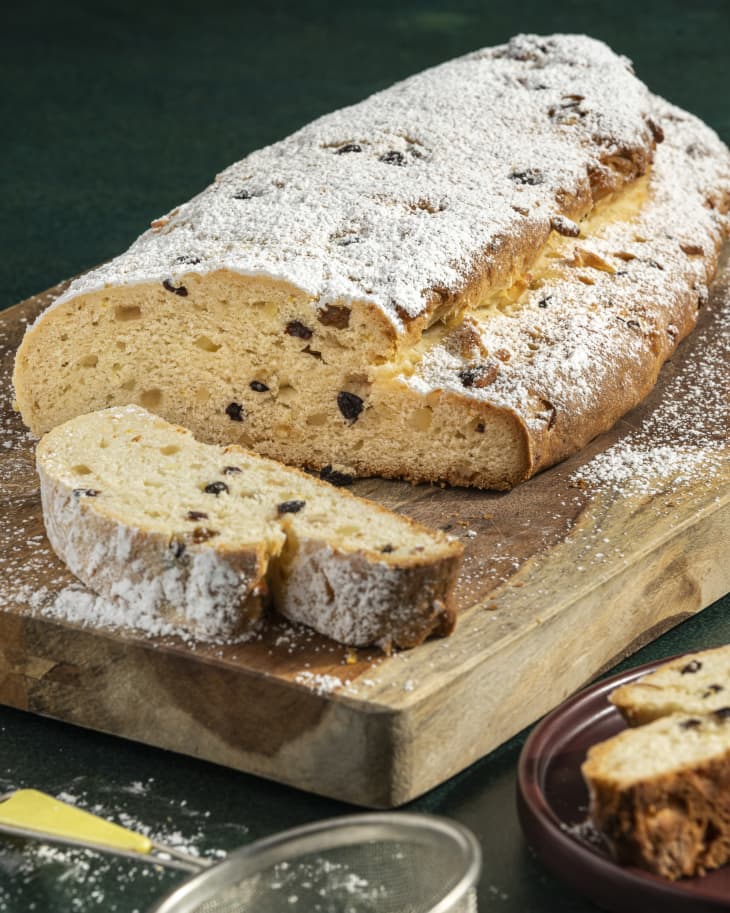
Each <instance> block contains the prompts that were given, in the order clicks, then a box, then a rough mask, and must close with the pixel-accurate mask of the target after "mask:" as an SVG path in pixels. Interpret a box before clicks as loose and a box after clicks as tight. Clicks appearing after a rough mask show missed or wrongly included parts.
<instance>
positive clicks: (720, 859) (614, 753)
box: [582, 706, 730, 879]
mask: <svg viewBox="0 0 730 913" xmlns="http://www.w3.org/2000/svg"><path fill="white" fill-rule="evenodd" d="M582 772H583V776H584V778H585V780H586V783H587V784H588V789H589V793H590V810H589V815H590V819H591V821H592V822H593V823H594V824H595V826H596V827H597V829H598V830H599V831H600V832H601V833H602V834H603V835H604V836H605V837H606V839H607V840H608V841H609V843H610V845H611V847H612V849H613V851H614V853H615V855H616V857H617V859H618V860H619V861H620V862H622V863H626V864H631V865H639V866H641V867H643V868H646V869H649V870H650V871H652V872H655V873H656V874H657V875H662V876H664V877H665V878H671V879H677V878H682V877H684V876H693V875H702V874H704V872H705V871H706V870H708V869H713V868H717V867H718V866H721V865H724V864H725V863H727V862H728V861H730V706H726V707H724V708H720V709H718V710H715V711H714V712H712V713H704V714H696V715H695V714H693V715H687V714H682V713H677V714H672V715H670V716H666V717H662V718H661V719H657V720H654V722H652V723H647V725H645V726H639V727H637V728H635V729H627V730H624V731H623V732H621V733H619V734H618V735H616V736H614V737H613V738H611V739H608V740H606V741H605V742H601V743H600V744H598V745H594V746H593V747H592V748H591V749H590V750H589V752H588V759H587V760H586V762H585V763H584V764H583V767H582Z"/></svg>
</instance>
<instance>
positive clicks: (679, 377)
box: [571, 274, 730, 496]
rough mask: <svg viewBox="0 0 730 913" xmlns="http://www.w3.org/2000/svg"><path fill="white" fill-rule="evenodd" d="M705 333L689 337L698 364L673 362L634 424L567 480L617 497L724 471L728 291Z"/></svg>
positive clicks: (729, 381) (729, 409)
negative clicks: (657, 398) (658, 394)
mask: <svg viewBox="0 0 730 913" xmlns="http://www.w3.org/2000/svg"><path fill="white" fill-rule="evenodd" d="M722 287H723V288H724V289H725V295H724V296H720V295H718V296H717V297H718V303H719V305H720V307H719V309H718V313H717V314H716V315H715V319H714V320H713V322H712V324H711V325H710V326H709V327H706V328H704V329H701V330H700V331H699V332H698V333H697V334H696V335H695V336H694V337H693V338H692V343H691V344H692V347H693V349H694V350H695V352H697V354H698V356H699V357H698V358H697V360H694V359H686V360H682V361H679V363H678V365H677V369H676V371H675V373H674V374H673V376H672V378H671V380H670V381H669V383H668V384H667V387H666V390H665V395H664V396H663V398H662V401H661V402H660V403H659V405H658V406H657V408H656V409H655V410H654V411H652V412H651V413H649V415H648V416H647V418H646V420H645V421H644V422H643V423H642V425H641V426H640V427H638V428H636V429H635V430H633V431H631V432H629V433H628V434H627V435H626V436H625V437H623V438H622V439H621V441H620V442H619V443H617V444H614V445H613V446H612V447H609V448H608V449H607V450H605V451H603V452H602V453H599V454H598V455H597V456H595V457H594V458H593V459H592V460H590V461H589V462H588V463H587V464H586V465H585V466H582V467H581V468H580V469H579V470H578V471H577V472H575V473H574V474H573V476H572V477H571V478H572V481H573V482H575V483H578V484H582V485H585V486H589V487H591V488H594V489H597V490H610V491H613V492H614V493H617V494H621V495H623V496H630V495H635V494H641V495H655V494H659V493H664V492H667V491H676V490H677V489H680V488H681V487H682V486H683V485H686V484H688V483H689V484H691V483H692V482H693V481H694V480H697V479H700V478H701V479H704V480H707V481H710V480H711V479H712V478H713V476H716V475H717V474H718V473H719V472H720V471H721V470H722V469H723V467H725V468H727V467H728V466H729V465H730V447H729V443H730V440H729V439H730V397H728V390H729V389H730V303H729V302H730V291H728V277H727V274H726V275H725V276H724V277H723V279H722Z"/></svg>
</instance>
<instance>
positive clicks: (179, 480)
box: [37, 406, 462, 649]
mask: <svg viewBox="0 0 730 913" xmlns="http://www.w3.org/2000/svg"><path fill="white" fill-rule="evenodd" d="M37 467H38V473H39V475H40V480H41V497H42V502H43V516H44V519H45V524H46V530H47V533H48V538H49V540H50V542H51V545H52V546H53V548H54V550H55V551H56V553H57V554H58V555H59V557H60V558H62V559H63V560H64V561H65V562H66V564H67V565H68V566H69V568H70V569H71V570H72V571H73V573H74V574H76V576H77V577H79V578H80V579H81V580H82V581H83V582H84V583H85V584H86V585H87V586H89V587H90V588H91V589H93V590H94V591H95V592H97V593H99V594H100V595H102V596H105V597H108V598H109V599H112V600H114V601H115V602H116V603H118V604H119V605H120V606H121V607H122V608H124V609H126V610H127V611H128V617H129V619H130V622H132V621H134V620H135V619H137V620H139V619H142V618H148V619H149V618H150V617H151V618H159V619H160V620H163V621H165V622H169V623H173V624H176V625H178V626H180V627H182V628H184V629H186V630H189V631H191V632H192V633H193V634H195V635H197V636H198V637H201V638H204V639H206V638H207V639H219V638H227V637H231V636H235V635H241V634H245V633H246V632H248V631H251V630H252V629H253V628H255V627H256V625H257V624H258V622H259V619H260V617H261V614H262V611H263V609H264V606H265V604H266V603H267V601H268V599H269V596H270V597H271V600H272V601H273V605H274V606H275V607H276V609H278V610H279V611H280V612H281V613H282V614H283V615H285V616H286V617H287V618H290V619H292V620H294V621H300V622H304V623H305V624H308V625H310V626H311V627H313V628H315V629H316V630H317V631H320V632H321V633H323V634H326V635H328V636H330V637H332V638H334V639H335V640H338V641H341V642H344V643H347V644H352V645H365V644H372V643H377V644H380V645H381V646H383V647H384V648H386V649H389V648H390V646H391V645H393V646H399V647H408V646H413V645H415V644H417V643H420V642H421V641H422V640H424V639H425V638H426V637H428V636H429V635H430V634H447V633H449V632H450V631H451V629H452V627H453V623H454V613H453V608H452V603H451V592H452V589H453V585H454V582H455V578H456V574H457V570H458V565H459V561H460V556H461V552H462V549H461V546H460V545H459V543H457V542H455V541H451V540H449V539H448V538H447V537H445V536H444V535H443V534H441V533H437V532H432V531H430V530H428V529H426V528H425V527H422V526H419V525H417V524H416V523H413V522H412V521H411V520H409V519H407V518H405V517H400V516H398V515H396V514H393V513H391V512H390V511H388V510H385V509H384V508H382V507H379V506H378V505H376V504H373V503H371V502H368V501H365V500H362V499H360V498H356V497H354V496H353V495H351V494H349V493H348V492H344V491H341V490H340V489H337V488H335V487H334V486H332V485H329V484H327V483H325V482H320V481H319V480H316V479H313V478H311V477H310V476H308V475H306V474H304V473H302V472H299V471H298V470H295V469H290V468H288V467H285V466H281V465H280V464H278V463H275V462H274V461H272V460H268V459H266V458H264V457H259V456H257V455H254V454H251V453H247V452H246V451H244V450H243V449H241V448H240V447H237V446H235V445H231V446H228V447H219V446H214V445H208V444H203V443H200V442H198V441H196V440H195V438H194V437H193V435H192V434H191V433H190V432H189V431H187V430H185V429H183V428H180V427H176V426H174V425H170V424H168V423H167V422H166V421H164V420H163V419H161V418H159V417H157V416H153V415H151V414H150V413H148V412H147V411H145V410H144V409H141V408H140V407H138V406H125V407H118V408H111V409H107V410H104V411H101V412H97V413H93V414H90V415H85V416H80V417H77V418H75V419H72V420H70V421H68V422H66V423H65V424H63V425H61V426H59V427H58V428H55V429H54V430H53V431H51V432H49V433H48V434H47V435H46V436H45V437H44V438H43V439H42V440H41V442H40V443H39V445H38V450H37ZM148 627H149V625H148Z"/></svg>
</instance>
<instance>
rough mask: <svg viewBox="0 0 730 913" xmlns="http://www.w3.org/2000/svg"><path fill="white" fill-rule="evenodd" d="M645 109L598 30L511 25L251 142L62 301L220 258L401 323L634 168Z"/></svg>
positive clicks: (646, 153)
mask: <svg viewBox="0 0 730 913" xmlns="http://www.w3.org/2000/svg"><path fill="white" fill-rule="evenodd" d="M650 108H651V105H650V98H649V94H648V92H647V90H646V87H645V86H644V85H643V84H642V83H641V82H639V81H638V80H637V79H636V78H635V77H634V76H633V75H632V72H631V68H630V64H629V62H628V61H627V60H626V59H625V58H623V57H620V56H618V55H616V54H614V53H613V52H612V51H611V50H610V49H609V48H608V47H606V45H604V44H603V43H601V42H599V41H595V40H593V39H590V38H587V37H585V36H575V35H554V36H550V37H546V38H542V37H538V36H535V35H524V36H518V37H517V38H514V39H512V40H511V41H510V42H509V43H508V44H507V45H502V46H499V47H497V48H487V49H484V50H481V51H477V52H475V53H472V54H469V55H467V56H465V57H462V58H459V59H457V60H454V61H450V62H448V63H445V64H442V65H441V66H438V67H435V68H434V69H431V70H427V71H426V72H424V73H420V74H418V75H416V76H413V77H411V78H409V79H407V80H405V81H404V82H401V83H398V84H397V85H395V86H393V87H392V88H391V89H388V90H386V91H384V92H380V93H378V94H376V95H374V96H372V97H371V98H369V99H366V100H365V101H363V102H361V103H360V104H358V105H354V106H352V107H349V108H345V109H343V110H341V111H335V112H334V113H332V114H328V115H326V116H324V117H322V118H320V119H319V120H317V121H315V122H313V123H312V124H309V125H308V126H306V127H304V128H303V129H301V130H299V131H298V132H297V133H294V134H293V135H292V136H290V137H288V138H286V139H284V140H282V141H281V142H279V143H276V144H274V145H272V146H269V147H267V148H265V149H261V150H259V151H256V152H254V153H252V154H251V155H249V156H247V157H246V158H245V159H243V160H242V161H240V162H237V163H236V164H234V165H232V166H231V167H230V168H228V169H227V170H226V171H224V172H223V173H222V174H220V175H219V176H218V177H217V178H216V181H215V183H213V184H212V185H211V186H210V187H208V188H207V189H206V190H204V191H203V192H202V193H201V194H199V195H198V196H197V197H195V198H194V199H192V200H191V201H190V202H188V203H185V204H184V205H181V206H180V207H178V208H177V209H175V210H173V211H172V212H171V213H169V214H168V215H166V216H164V217H163V218H161V219H159V220H156V221H155V222H153V223H152V224H153V227H152V228H151V229H150V231H148V232H146V233H145V234H144V235H142V236H141V237H140V238H139V239H138V240H137V241H136V242H135V243H134V244H133V245H132V247H131V248H130V249H129V250H128V251H127V252H126V253H124V254H122V255H121V256H119V257H117V258H116V259H114V260H112V261H111V262H110V263H108V264H105V265H104V266H102V267H100V268H99V269H97V270H94V271H92V272H90V273H88V274H86V275H85V276H83V277H82V278H81V279H79V280H77V281H76V282H75V283H73V285H72V286H71V287H70V289H69V290H68V291H67V292H66V294H65V295H64V296H62V297H61V299H59V300H60V301H65V300H67V299H68V298H69V297H72V296H74V295H78V294H81V293H83V292H88V291H92V290H98V289H101V288H103V287H104V286H108V285H119V284H122V283H140V282H151V281H159V282H163V281H168V283H173V284H176V283H177V282H178V281H179V280H180V278H181V277H182V276H184V275H185V274H186V273H190V272H193V273H199V274H204V273H210V272H212V271H214V270H217V269H223V268H225V269H230V270H233V271H237V272H240V273H243V274H247V275H268V276H273V277H275V278H278V279H282V280H286V281H288V282H290V283H292V284H293V285H295V286H297V287H299V288H301V289H302V290H303V291H304V292H305V293H306V294H308V295H310V296H312V298H313V299H314V300H315V304H316V305H318V306H324V305H326V304H327V303H328V302H331V301H335V300H365V301H369V302H372V303H374V304H376V305H377V306H379V307H380V308H381V309H382V310H383V312H384V313H385V314H386V315H387V316H388V318H389V319H390V320H391V321H392V323H393V324H394V325H395V326H396V327H400V326H401V325H402V320H401V315H402V314H403V313H404V312H405V313H406V314H408V315H410V316H411V317H414V316H417V315H418V314H420V313H421V312H423V311H424V309H425V308H426V306H427V305H428V303H429V302H430V300H431V299H432V298H433V297H434V293H437V294H442V293H444V292H447V293H448V292H454V291H458V290H459V289H461V288H462V287H463V286H464V284H465V281H466V279H467V278H468V276H469V275H470V274H471V273H472V272H473V271H474V269H475V267H477V266H478V265H481V263H482V261H483V260H484V258H485V256H486V257H489V258H490V259H492V260H493V259H494V258H495V257H499V255H500V253H502V252H507V254H506V256H507V257H508V259H509V260H510V261H511V262H514V261H515V258H516V256H517V255H518V253H519V250H520V247H521V242H523V241H524V240H525V239H528V238H533V237H535V236H538V237H546V236H547V234H548V233H549V231H550V224H551V218H552V217H553V216H554V215H556V214H557V213H559V211H560V210H561V208H563V207H564V206H566V205H569V201H570V200H571V199H575V198H588V199H590V195H591V190H590V187H589V184H594V183H599V184H602V185H604V186H605V185H608V186H617V185H619V184H620V183H621V182H622V181H623V180H624V179H625V173H626V171H627V167H628V171H629V172H630V171H631V170H632V169H634V171H637V170H638V171H639V172H641V170H643V168H644V167H645V166H646V164H647V161H648V160H649V159H650V158H651V148H652V146H653V142H654V135H655V133H656V128H655V126H654V124H653V122H652V121H651V118H650ZM616 160H618V164H617V163H616Z"/></svg>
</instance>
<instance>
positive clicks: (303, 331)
mask: <svg viewBox="0 0 730 913" xmlns="http://www.w3.org/2000/svg"><path fill="white" fill-rule="evenodd" d="M286 332H287V334H288V335H289V336H296V337H297V338H298V339H311V338H312V335H313V330H310V328H309V327H308V326H307V325H306V324H305V323H302V322H301V320H290V321H289V323H287V325H286Z"/></svg>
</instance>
